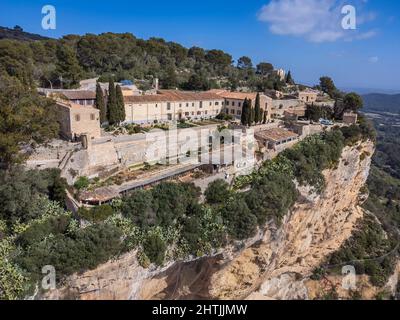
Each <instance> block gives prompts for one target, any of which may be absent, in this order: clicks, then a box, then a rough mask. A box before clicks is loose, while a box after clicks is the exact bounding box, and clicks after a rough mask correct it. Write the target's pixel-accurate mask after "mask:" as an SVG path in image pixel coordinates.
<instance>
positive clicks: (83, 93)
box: [38, 88, 96, 106]
mask: <svg viewBox="0 0 400 320" xmlns="http://www.w3.org/2000/svg"><path fill="white" fill-rule="evenodd" d="M38 92H39V93H41V94H43V95H45V96H46V97H48V98H53V99H62V100H65V101H68V102H70V103H73V104H80V105H82V106H94V105H95V104H96V92H95V91H90V90H66V89H46V88H38Z"/></svg>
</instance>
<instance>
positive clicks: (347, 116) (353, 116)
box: [343, 112, 358, 124]
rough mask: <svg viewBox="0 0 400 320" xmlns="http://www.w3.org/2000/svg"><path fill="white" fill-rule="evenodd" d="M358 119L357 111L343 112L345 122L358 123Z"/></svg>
mask: <svg viewBox="0 0 400 320" xmlns="http://www.w3.org/2000/svg"><path fill="white" fill-rule="evenodd" d="M357 121H358V115H357V113H355V112H345V113H344V114H343V122H344V123H346V124H356V123H357Z"/></svg>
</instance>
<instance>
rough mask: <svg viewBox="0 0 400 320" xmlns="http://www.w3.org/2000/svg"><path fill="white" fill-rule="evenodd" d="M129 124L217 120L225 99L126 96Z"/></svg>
mask: <svg viewBox="0 0 400 320" xmlns="http://www.w3.org/2000/svg"><path fill="white" fill-rule="evenodd" d="M124 101H125V114H126V119H125V122H127V123H137V124H146V125H150V124H154V123H164V122H169V121H173V120H176V121H179V120H199V119H208V118H215V117H216V116H217V115H218V114H219V113H220V112H221V109H222V108H223V104H224V99H223V98H222V97H220V96H219V95H217V94H215V93H213V92H189V91H178V90H159V91H157V94H155V95H141V96H125V97H124Z"/></svg>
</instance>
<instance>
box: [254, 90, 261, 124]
mask: <svg viewBox="0 0 400 320" xmlns="http://www.w3.org/2000/svg"><path fill="white" fill-rule="evenodd" d="M260 108H261V106H260V94H259V93H257V96H256V104H255V106H254V122H255V123H256V124H257V123H260V122H261V109H260Z"/></svg>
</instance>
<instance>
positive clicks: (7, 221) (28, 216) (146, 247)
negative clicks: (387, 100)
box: [0, 128, 358, 297]
mask: <svg viewBox="0 0 400 320" xmlns="http://www.w3.org/2000/svg"><path fill="white" fill-rule="evenodd" d="M357 134H358V132H357ZM344 143H345V138H344V136H343V134H342V131H341V130H340V129H337V128H335V129H333V131H332V132H329V133H323V134H321V135H316V136H312V137H310V138H308V139H306V140H304V141H302V142H301V143H299V144H298V145H297V146H296V147H295V148H294V149H293V151H287V152H285V153H283V154H281V155H280V156H278V157H277V158H276V159H274V160H273V161H267V162H266V163H264V165H263V166H262V167H261V168H260V169H259V170H257V171H255V172H254V173H253V174H252V175H250V176H247V177H243V178H241V179H243V181H245V183H244V184H242V185H241V187H243V186H246V185H250V189H249V190H248V191H243V190H238V191H235V190H237V188H234V189H231V188H230V187H229V186H228V184H227V183H226V182H225V181H223V180H217V181H214V182H213V183H211V184H210V185H209V186H208V188H207V190H206V192H205V198H206V202H205V203H201V202H200V189H199V188H197V187H195V186H194V185H193V184H187V183H172V182H167V183H161V184H159V185H157V186H155V187H154V188H152V189H149V190H139V191H135V192H132V193H130V194H128V195H126V196H125V197H124V198H122V199H120V200H118V201H114V202H113V203H112V204H111V205H103V206H99V207H96V208H92V209H80V210H79V212H78V217H73V216H72V215H71V214H70V213H68V212H66V211H64V209H63V207H62V206H61V205H60V204H58V203H57V202H51V201H50V200H49V198H53V199H56V198H60V199H62V197H63V196H65V194H64V195H63V194H62V192H59V191H60V190H61V189H63V187H62V186H63V184H62V183H61V185H58V184H59V182H57V181H60V178H59V172H58V171H31V172H25V171H23V170H20V169H18V168H16V169H14V170H10V171H9V172H7V173H5V172H4V174H3V175H2V176H1V177H0V178H1V182H2V184H1V187H0V205H1V208H0V227H1V229H0V236H1V237H2V238H0V245H3V246H5V247H6V248H7V250H6V249H4V250H3V251H4V252H3V253H1V254H2V255H3V256H4V257H5V262H2V264H0V268H2V269H0V272H2V274H4V275H5V276H4V277H2V281H3V282H1V281H0V284H1V286H2V290H3V291H1V292H4V293H2V297H6V296H7V297H21V296H23V295H24V294H26V293H29V292H32V288H33V286H34V284H35V283H36V281H38V280H39V279H40V276H41V268H42V267H43V266H44V265H53V266H55V268H56V270H57V279H58V281H62V280H63V278H64V277H66V276H68V275H70V274H72V273H74V272H83V271H85V270H88V269H92V268H95V267H96V266H97V265H98V264H100V263H103V262H105V261H107V260H109V259H111V258H112V257H115V256H118V255H119V254H121V253H123V252H126V251H128V250H132V249H135V248H137V249H138V252H139V253H138V259H139V261H140V263H141V264H142V265H143V266H144V267H148V266H149V264H150V263H154V264H156V265H163V263H164V262H165V261H169V260H171V259H179V258H187V257H188V256H197V257H201V256H203V255H205V254H210V253H212V252H213V250H215V249H217V248H220V247H222V246H224V245H226V244H227V243H229V242H232V241H241V240H245V239H248V238H250V237H252V236H254V235H255V233H256V231H257V230H258V228H262V227H263V226H264V225H265V223H266V222H268V221H271V220H275V222H276V223H280V221H281V220H282V218H283V217H284V215H285V214H286V213H287V212H288V211H289V210H290V209H291V208H292V206H293V205H294V203H295V201H296V199H297V196H298V192H297V189H296V186H295V183H294V182H293V179H294V178H296V179H297V180H298V181H299V182H301V183H302V184H311V185H317V186H320V185H323V183H322V182H323V179H322V178H321V177H322V175H321V171H322V170H323V169H325V168H329V167H333V166H334V165H335V163H337V161H338V159H339V157H340V154H341V149H342V148H343V146H344ZM305 173H306V174H307V176H306V177H304V176H303V175H304V174H305ZM321 181H322V182H321ZM87 182H88V181H87V178H85V177H80V178H79V179H78V181H77V184H76V187H77V188H78V189H81V188H85V187H86V186H87ZM22 186H23V187H22ZM236 187H237V185H236ZM56 191H57V192H56ZM16 204H17V206H16ZM77 218H81V219H80V220H81V221H84V222H86V223H85V225H86V227H85V228H82V227H79V222H78V221H79V220H76V219H77ZM87 222H89V225H87ZM3 279H4V280H3Z"/></svg>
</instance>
